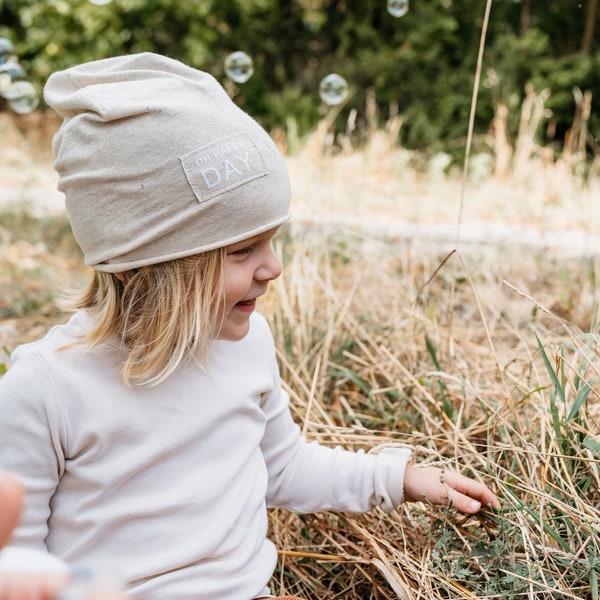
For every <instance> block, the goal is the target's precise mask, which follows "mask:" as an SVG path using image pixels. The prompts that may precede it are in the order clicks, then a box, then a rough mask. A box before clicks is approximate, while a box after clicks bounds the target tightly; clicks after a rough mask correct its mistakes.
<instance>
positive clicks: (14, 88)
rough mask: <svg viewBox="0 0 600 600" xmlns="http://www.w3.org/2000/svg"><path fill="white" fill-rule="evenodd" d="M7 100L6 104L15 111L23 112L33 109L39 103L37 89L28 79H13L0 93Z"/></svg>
mask: <svg viewBox="0 0 600 600" xmlns="http://www.w3.org/2000/svg"><path fill="white" fill-rule="evenodd" d="M1 95H2V96H4V98H6V99H7V100H8V106H10V108H11V109H12V110H14V111H15V112H16V113H19V114H25V113H29V112H31V111H32V110H35V109H36V108H37V106H38V104H39V103H40V98H39V95H38V93H37V90H36V89H35V88H34V87H33V85H32V84H31V83H29V81H15V82H14V83H11V84H10V85H9V86H8V88H7V89H6V90H3V91H2V93H1Z"/></svg>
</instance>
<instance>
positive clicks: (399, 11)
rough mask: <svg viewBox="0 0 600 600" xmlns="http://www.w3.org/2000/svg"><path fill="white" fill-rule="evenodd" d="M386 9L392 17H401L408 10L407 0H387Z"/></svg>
mask: <svg viewBox="0 0 600 600" xmlns="http://www.w3.org/2000/svg"><path fill="white" fill-rule="evenodd" d="M387 10H388V12H389V13H390V15H392V17H397V18H399V17H403V16H404V15H405V14H406V13H407V12H408V0H387Z"/></svg>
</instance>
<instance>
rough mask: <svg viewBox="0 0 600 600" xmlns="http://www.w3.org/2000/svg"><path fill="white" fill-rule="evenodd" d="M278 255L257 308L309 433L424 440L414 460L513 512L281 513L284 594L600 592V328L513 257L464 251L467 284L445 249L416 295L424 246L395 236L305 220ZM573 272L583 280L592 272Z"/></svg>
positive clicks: (575, 266)
mask: <svg viewBox="0 0 600 600" xmlns="http://www.w3.org/2000/svg"><path fill="white" fill-rule="evenodd" d="M282 253H285V254H286V256H287V262H288V265H287V268H286V271H285V274H284V277H283V279H282V280H281V281H280V282H279V283H277V284H276V286H275V290H274V291H273V293H272V294H271V296H270V297H269V299H268V301H267V302H266V303H265V305H264V306H263V310H264V311H265V312H266V314H267V315H268V317H269V319H270V320H271V322H272V324H273V329H274V331H275V334H276V337H277V340H278V342H279V347H280V348H281V355H280V359H281V364H282V374H283V379H284V381H285V382H286V385H287V387H288V389H289V391H290V393H291V397H292V408H293V411H294V414H295V417H296V419H297V420H298V422H299V423H300V424H301V426H302V428H303V430H304V431H305V434H306V435H307V437H309V438H310V439H316V440H319V441H320V442H322V443H325V444H331V445H336V444H341V445H343V446H345V447H348V448H355V449H356V448H365V449H367V448H372V447H375V448H379V447H382V446H385V445H390V444H391V445H397V444H411V445H414V446H415V448H416V456H417V458H418V460H419V461H421V462H431V463H436V464H439V465H443V466H448V467H449V468H453V469H461V470H463V471H464V472H466V473H468V474H469V475H471V476H473V477H476V478H481V479H483V480H485V481H487V482H488V483H489V484H490V485H491V486H492V487H494V488H495V489H496V490H497V491H498V493H499V494H500V496H501V497H502V502H503V508H502V509H501V510H500V511H495V512H493V513H492V512H489V511H483V512H482V513H481V514H480V515H477V516H475V517H464V516H461V515H459V514H457V513H456V512H455V511H453V510H452V509H443V508H436V507H432V506H427V505H424V504H416V505H405V506H403V507H401V508H400V509H399V510H398V511H396V512H394V513H393V514H391V515H385V514H383V513H380V512H376V513H375V514H371V515H367V516H352V515H332V514H321V515H313V516H303V517H294V516H290V515H289V514H287V513H285V512H274V513H273V515H272V517H273V518H272V535H273V537H274V539H275V541H276V543H277V544H278V547H279V548H280V550H281V556H280V563H279V571H278V576H277V578H276V582H275V587H277V588H278V592H279V593H282V592H284V591H285V592H287V593H292V592H293V593H296V594H299V595H304V596H306V597H308V598H356V599H359V598H360V599H364V598H397V597H398V598H428V599H431V598H448V597H452V598H463V597H465V598H471V597H486V598H492V597H503V598H518V597H529V598H562V597H564V598H586V599H587V598H589V599H594V600H595V599H596V598H597V597H598V575H599V574H600V562H599V561H598V558H597V557H598V555H599V552H600V492H599V488H600V485H599V484H600V471H599V466H600V427H599V425H600V409H599V408H598V407H599V404H598V392H599V390H600V386H599V385H598V374H599V364H598V362H599V357H598V346H597V338H596V336H594V335H591V334H584V333H583V332H581V331H580V330H579V329H578V328H577V327H574V326H573V325H571V324H569V323H568V322H566V321H565V320H563V319H561V318H559V317H557V316H555V315H554V314H553V313H552V312H551V311H549V310H548V309H547V308H546V307H545V306H544V304H543V303H540V302H537V301H536V300H535V299H533V298H532V297H531V296H529V294H527V293H524V292H523V291H522V290H518V289H517V288H516V287H515V286H514V285H513V284H510V283H509V282H508V281H507V278H515V279H518V278H521V277H522V276H523V273H522V271H521V267H520V266H519V265H518V263H516V262H512V263H511V262H502V263H501V265H498V264H496V265H495V267H493V266H492V265H490V264H489V263H486V262H485V261H483V262H481V257H479V258H478V257H473V256H470V257H460V256H454V257H452V258H451V259H450V261H452V260H457V261H458V262H459V263H460V265H459V266H460V270H459V272H461V273H462V274H461V276H460V281H457V280H456V275H455V273H456V272H457V269H455V268H453V267H452V265H450V261H448V262H446V263H445V265H444V266H443V267H442V268H441V270H439V271H438V272H437V274H436V276H435V278H434V279H433V280H431V281H429V283H428V284H427V287H426V288H425V289H422V286H423V284H424V282H425V281H426V280H427V279H428V274H429V273H430V272H431V267H432V264H431V257H418V256H414V255H412V254H411V251H410V248H409V247H406V246H402V245H394V244H390V243H386V241H385V240H381V242H380V243H374V242H373V241H372V240H365V239H364V238H362V237H361V236H360V235H359V234H357V235H355V236H352V235H350V233H349V232H348V231H346V232H344V233H343V234H340V233H339V232H338V233H335V232H330V234H329V235H324V234H323V231H322V230H316V229H306V228H303V227H298V226H294V227H292V228H291V231H290V232H289V238H288V239H287V240H286V241H284V242H282ZM288 253H289V254H288ZM505 258H507V259H508V258H512V259H513V261H514V258H515V257H514V256H513V257H505ZM440 260H441V256H440ZM478 260H479V261H480V262H479V263H478ZM473 264H475V265H476V266H475V267H472V265H473ZM507 265H512V266H509V267H508V268H507ZM562 268H565V265H563V267H562ZM568 268H569V269H570V272H571V273H572V275H573V278H574V280H573V283H572V285H573V286H574V291H575V290H576V289H579V288H580V287H581V286H582V285H585V281H586V279H587V278H588V277H589V268H588V265H586V264H585V261H581V262H576V263H571V264H570V265H569V266H568ZM448 274H450V275H452V277H455V280H454V281H451V280H450V277H448V276H447V275H448ZM453 285H454V286H456V290H455V291H454V292H453V293H451V288H452V286H453ZM539 288H540V289H539V291H540V292H541V294H542V295H543V296H546V295H547V291H545V290H544V289H543V288H544V285H543V282H540V284H539ZM419 290H420V293H419ZM534 291H537V290H534ZM449 299H451V300H452V304H451V305H449ZM517 304H518V305H519V306H518V307H517ZM592 309H593V307H591V306H585V307H579V310H583V311H592Z"/></svg>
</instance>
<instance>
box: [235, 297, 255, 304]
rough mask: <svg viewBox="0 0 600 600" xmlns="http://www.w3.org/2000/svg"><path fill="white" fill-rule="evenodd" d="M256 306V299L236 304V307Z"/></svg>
mask: <svg viewBox="0 0 600 600" xmlns="http://www.w3.org/2000/svg"><path fill="white" fill-rule="evenodd" d="M255 304H256V298H251V299H250V300H240V302H238V303H237V306H254V305H255Z"/></svg>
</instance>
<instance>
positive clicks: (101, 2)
mask: <svg viewBox="0 0 600 600" xmlns="http://www.w3.org/2000/svg"><path fill="white" fill-rule="evenodd" d="M111 2H112V0H90V3H91V4H95V5H96V6H105V5H107V4H110V3H111Z"/></svg>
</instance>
